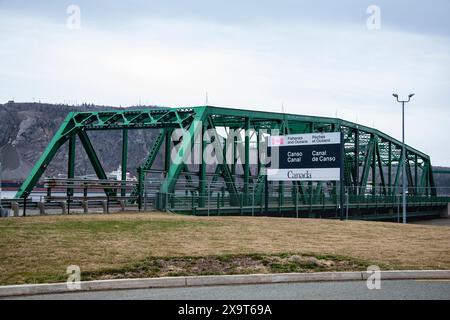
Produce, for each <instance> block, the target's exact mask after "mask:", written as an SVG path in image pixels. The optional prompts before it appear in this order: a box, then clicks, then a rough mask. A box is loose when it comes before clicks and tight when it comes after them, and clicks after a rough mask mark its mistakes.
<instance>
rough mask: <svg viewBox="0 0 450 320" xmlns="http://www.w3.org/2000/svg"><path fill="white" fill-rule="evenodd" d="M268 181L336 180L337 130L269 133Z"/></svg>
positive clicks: (338, 169)
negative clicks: (280, 134)
mask: <svg viewBox="0 0 450 320" xmlns="http://www.w3.org/2000/svg"><path fill="white" fill-rule="evenodd" d="M269 147H270V149H271V154H272V157H275V160H278V161H272V165H271V166H270V167H269V168H268V169H267V179H268V180H270V181H338V180H340V179H341V167H342V161H343V157H342V145H341V133H340V132H326V133H308V134H294V135H286V136H272V137H270V139H269Z"/></svg>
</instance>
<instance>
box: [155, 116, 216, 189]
mask: <svg viewBox="0 0 450 320" xmlns="http://www.w3.org/2000/svg"><path fill="white" fill-rule="evenodd" d="M207 114H208V112H207V108H206V107H203V108H197V109H196V114H195V116H194V118H193V120H192V122H191V124H190V126H189V131H188V132H187V133H186V135H185V137H183V140H182V142H181V146H180V147H179V149H178V153H177V154H176V157H175V159H173V163H172V164H171V166H170V168H169V171H168V172H167V176H166V178H165V179H164V182H163V183H162V185H161V193H172V192H173V191H174V189H175V184H176V182H177V180H178V177H179V175H180V172H181V170H182V168H183V165H184V164H185V163H186V160H187V157H188V156H189V155H190V154H191V151H192V147H193V144H194V141H195V140H196V138H197V137H198V136H199V135H201V134H202V126H203V122H204V121H205V118H206V116H207Z"/></svg>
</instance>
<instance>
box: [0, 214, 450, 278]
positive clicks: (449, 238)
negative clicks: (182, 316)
mask: <svg viewBox="0 0 450 320" xmlns="http://www.w3.org/2000/svg"><path fill="white" fill-rule="evenodd" d="M254 253H260V254H278V253H292V254H294V253H297V254H298V253H300V254H302V253H303V254H304V253H307V254H313V255H330V256H345V257H351V258H355V259H361V260H364V261H368V262H370V263H374V264H379V265H382V266H383V267H384V268H399V269H405V268H416V269H431V268H432V269H450V228H448V227H440V226H422V225H398V224H393V223H382V222H362V221H351V222H350V221H349V222H340V221H332V220H313V219H299V220H296V219H288V218H263V217H257V218H251V217H210V218H208V217H201V218H200V217H192V216H179V215H172V214H162V213H148V214H137V213H136V214H110V215H73V216H39V217H27V218H6V219H1V220H0V284H11V283H30V282H43V281H56V280H61V279H63V278H64V276H65V269H66V267H67V266H68V265H71V264H75V265H79V266H80V267H81V269H82V271H83V270H85V271H90V272H96V271H100V270H106V269H111V268H116V269H117V268H118V267H120V266H125V265H129V264H130V263H133V262H137V261H140V260H143V259H146V258H149V257H176V256H210V255H225V254H254Z"/></svg>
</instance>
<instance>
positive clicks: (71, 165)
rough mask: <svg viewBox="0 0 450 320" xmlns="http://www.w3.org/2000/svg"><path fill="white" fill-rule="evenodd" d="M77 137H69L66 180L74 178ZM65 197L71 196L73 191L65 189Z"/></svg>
mask: <svg viewBox="0 0 450 320" xmlns="http://www.w3.org/2000/svg"><path fill="white" fill-rule="evenodd" d="M76 138H77V136H76V135H74V134H72V135H70V137H69V152H68V159H67V178H68V179H73V178H74V177H75V147H76ZM67 196H73V189H71V188H68V189H67Z"/></svg>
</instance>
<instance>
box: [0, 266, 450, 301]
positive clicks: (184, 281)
mask: <svg viewBox="0 0 450 320" xmlns="http://www.w3.org/2000/svg"><path fill="white" fill-rule="evenodd" d="M371 274H372V273H370V272H366V271H362V272H360V271H357V272H319V273H273V274H248V275H225V276H189V277H165V278H144V279H117V280H95V281H85V282H81V288H80V289H79V290H71V289H69V288H68V287H67V284H66V283H54V284H26V285H12V286H0V297H12V296H25V295H36V294H54V293H67V292H81V291H102V290H124V289H148V288H174V287H194V286H212V285H237V284H263V283H289V282H313V281H365V280H367V278H368V277H369V276H370V275H371ZM381 279H382V280H408V279H409V280H411V279H415V280H427V279H434V280H436V279H442V280H445V279H450V270H404V271H381Z"/></svg>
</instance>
